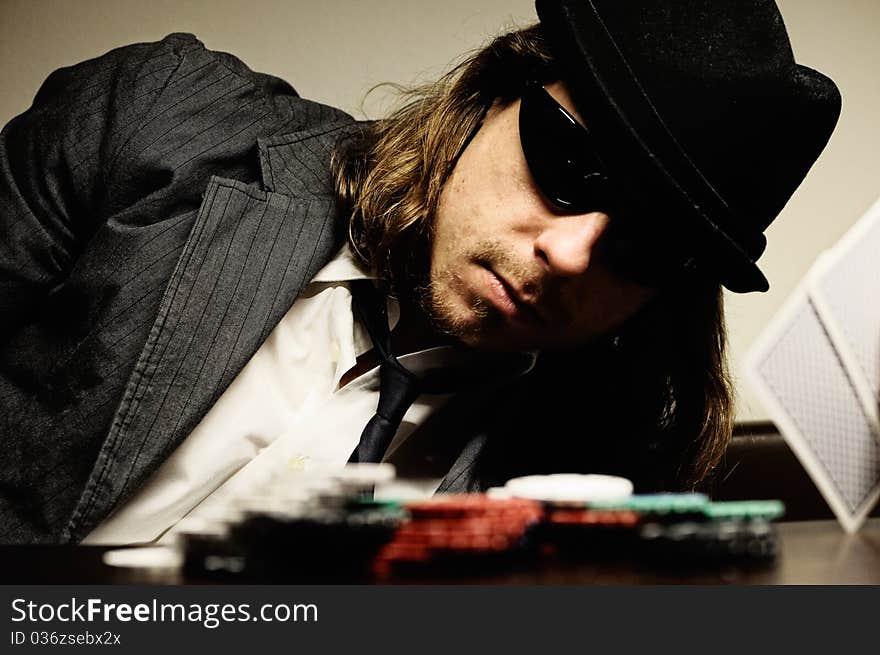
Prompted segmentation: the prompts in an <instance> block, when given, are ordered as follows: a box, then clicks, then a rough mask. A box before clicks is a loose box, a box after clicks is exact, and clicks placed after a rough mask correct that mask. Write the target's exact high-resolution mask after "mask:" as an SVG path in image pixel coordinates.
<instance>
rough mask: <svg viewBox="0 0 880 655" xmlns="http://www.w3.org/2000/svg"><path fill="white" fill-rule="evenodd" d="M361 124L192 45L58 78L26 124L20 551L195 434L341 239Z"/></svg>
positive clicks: (106, 500) (4, 167) (2, 226)
mask: <svg viewBox="0 0 880 655" xmlns="http://www.w3.org/2000/svg"><path fill="white" fill-rule="evenodd" d="M352 129H357V124H356V123H354V121H353V120H352V119H351V118H350V117H349V116H348V115H346V114H344V113H343V112H341V111H339V110H336V109H333V108H330V107H327V106H323V105H320V104H317V103H314V102H310V101H307V100H304V99H301V98H299V97H298V95H297V94H296V92H295V91H294V90H293V88H291V87H290V86H289V85H288V84H287V83H286V82H283V81H282V80H280V79H278V78H274V77H271V76H268V75H263V74H260V73H255V72H253V71H251V70H249V69H248V68H247V67H246V66H245V65H244V64H243V63H242V62H241V61H239V60H238V59H236V58H235V57H232V56H231V55H228V54H225V53H218V52H211V51H209V50H207V49H205V47H204V46H203V45H202V44H201V43H200V42H199V41H197V40H196V39H195V37H193V36H191V35H187V34H172V35H170V36H168V37H166V38H165V39H163V40H162V41H160V42H158V43H152V44H136V45H132V46H126V47H124V48H120V49H117V50H114V51H112V52H110V53H108V54H106V55H104V56H102V57H100V58H97V59H93V60H90V61H87V62H83V63H81V64H78V65H75V66H72V67H69V68H64V69H60V70H58V71H56V72H54V73H53V74H52V75H51V76H50V77H49V78H48V79H47V80H46V82H45V83H44V85H43V86H42V87H41V88H40V90H39V92H38V94H37V96H36V98H35V100H34V104H33V107H32V108H31V109H30V110H28V111H27V112H26V113H24V114H22V115H21V116H19V117H17V118H16V119H14V120H13V121H11V122H10V123H9V125H7V126H6V128H5V129H4V130H3V133H2V142H0V313H2V327H0V337H2V341H0V411H2V418H0V421H2V445H3V447H2V452H3V459H2V463H0V541H5V542H52V541H78V540H79V539H82V538H83V537H84V536H85V535H86V534H88V532H89V531H90V530H91V529H92V528H93V527H94V526H95V525H96V524H97V523H98V522H99V521H100V520H102V518H103V517H104V516H106V515H107V514H108V513H109V512H110V511H111V510H112V508H113V507H114V506H115V505H116V504H118V503H119V502H120V501H122V500H123V499H125V498H126V497H128V496H129V495H130V494H131V493H132V492H133V491H134V490H135V489H137V488H138V486H139V485H140V484H141V483H143V482H144V480H145V479H146V478H147V476H149V474H150V473H151V472H152V471H153V470H154V469H155V468H156V467H157V466H158V464H159V463H160V462H161V461H162V460H163V459H164V458H165V457H167V456H168V455H169V454H170V452H171V451H172V450H173V449H174V448H175V447H176V446H177V445H178V444H179V443H180V442H181V440H182V439H184V438H185V437H186V436H187V435H188V434H189V432H190V431H191V430H192V429H193V427H194V426H195V425H196V424H197V423H198V421H199V420H200V419H201V418H202V416H203V415H204V414H205V412H206V411H207V410H208V408H210V407H211V405H212V404H213V403H214V401H215V400H216V399H217V398H218V397H219V395H220V394H221V393H222V392H223V390H224V389H225V388H226V387H227V386H228V384H229V383H230V382H231V380H232V379H234V377H235V376H236V375H237V374H238V372H239V371H240V369H241V368H242V367H243V366H244V364H245V363H247V361H248V360H249V358H250V357H251V355H252V354H253V353H254V352H255V350H256V349H257V348H258V347H259V345H260V344H261V343H262V342H263V340H264V339H265V338H266V336H267V335H268V334H269V332H270V331H271V330H272V328H273V327H274V326H275V324H276V323H277V322H278V320H280V318H281V317H282V316H283V314H284V313H285V312H286V311H287V309H288V308H289V307H290V305H291V304H292V303H293V301H294V300H295V299H296V297H297V295H298V294H299V293H300V291H301V290H302V289H303V287H304V286H305V285H306V284H307V283H308V282H309V281H310V280H311V278H312V276H313V275H314V274H315V273H316V272H317V271H318V270H319V269H320V268H321V267H322V266H323V265H324V263H325V262H326V261H327V260H328V259H329V258H330V257H331V256H332V255H333V254H334V253H335V252H336V250H337V249H338V248H339V246H340V245H341V243H342V240H343V237H344V234H345V232H346V228H345V226H344V225H340V224H339V221H338V219H337V213H336V211H335V203H334V199H333V196H332V195H331V191H330V185H329V178H328V172H327V171H328V165H327V164H328V157H329V152H330V149H331V148H332V146H333V144H334V143H335V141H336V140H337V138H339V137H340V136H341V135H343V134H345V133H346V132H347V131H349V130H352ZM444 420H445V419H444ZM471 436H472V437H474V438H471ZM483 442H484V438H483V437H482V436H479V435H476V432H475V433H474V434H473V435H470V436H469V437H468V438H467V439H465V440H464V441H463V442H462V444H463V445H464V448H463V450H461V451H460V452H461V453H462V454H461V456H460V457H458V461H457V462H455V463H454V464H453V466H452V470H451V471H450V474H449V475H448V476H447V479H446V480H445V481H444V484H443V486H442V488H443V489H447V490H455V489H463V488H471V487H473V485H474V484H475V482H474V481H473V479H472V478H471V477H470V476H469V474H468V471H469V470H470V463H471V462H472V461H473V460H474V457H475V454H476V453H477V452H479V450H480V447H481V444H482V443H483ZM456 452H458V451H456ZM451 461H454V459H453V460H451Z"/></svg>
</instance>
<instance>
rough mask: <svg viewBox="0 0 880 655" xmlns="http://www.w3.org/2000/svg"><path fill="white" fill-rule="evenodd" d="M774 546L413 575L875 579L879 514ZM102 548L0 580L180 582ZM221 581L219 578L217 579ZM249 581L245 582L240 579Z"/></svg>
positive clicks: (14, 562)
mask: <svg viewBox="0 0 880 655" xmlns="http://www.w3.org/2000/svg"><path fill="white" fill-rule="evenodd" d="M777 527H778V529H779V543H780V552H779V556H778V557H777V559H776V561H775V562H773V563H772V564H766V565H761V566H714V567H703V568H683V567H681V566H678V567H672V566H669V565H657V564H652V563H648V562H639V561H592V562H591V561H586V562H584V561H581V562H561V561H544V562H541V563H540V564H539V565H537V566H534V567H530V568H528V569H522V568H520V569H518V570H513V571H504V572H495V573H492V574H476V575H475V574H473V573H471V574H468V575H467V576H464V575H462V576H457V575H453V576H450V575H445V576H443V577H436V578H421V579H418V580H414V579H408V580H391V581H390V582H408V583H413V582H418V583H441V584H818V585H826V584H880V519H870V520H869V521H867V522H866V523H865V525H864V526H862V529H861V530H860V531H859V532H857V533H856V534H851V535H850V534H846V533H844V532H843V530H842V529H841V528H840V526H839V525H838V523H837V522H836V521H799V522H783V523H779V524H778V526H777ZM107 550H109V549H108V548H107V547H99V546H18V545H7V546H0V583H3V584H145V583H146V584H188V583H200V582H206V581H204V580H194V579H187V578H185V577H184V576H183V575H182V574H181V573H179V572H174V571H164V572H163V571H153V572H146V571H143V570H139V569H123V568H115V567H110V566H107V565H105V564H104V563H103V560H102V557H103V554H104V552H106V551H107ZM224 582H226V581H224ZM248 582H252V581H248Z"/></svg>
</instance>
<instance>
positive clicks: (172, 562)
mask: <svg viewBox="0 0 880 655" xmlns="http://www.w3.org/2000/svg"><path fill="white" fill-rule="evenodd" d="M103 561H104V564H106V565H107V566H114V567H119V568H129V569H144V570H150V571H159V570H162V571H166V570H167V571H174V570H177V569H178V568H180V565H181V564H182V562H183V558H182V557H181V555H180V553H179V552H178V551H177V550H176V549H174V548H169V547H167V546H144V547H141V548H119V549H116V550H108V551H107V552H106V553H104V556H103Z"/></svg>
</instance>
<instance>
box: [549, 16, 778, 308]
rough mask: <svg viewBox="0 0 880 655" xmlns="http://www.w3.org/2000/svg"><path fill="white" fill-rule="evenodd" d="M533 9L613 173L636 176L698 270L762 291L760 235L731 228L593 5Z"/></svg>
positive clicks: (729, 216)
mask: <svg viewBox="0 0 880 655" xmlns="http://www.w3.org/2000/svg"><path fill="white" fill-rule="evenodd" d="M536 7H537V11H538V17H539V18H540V20H541V24H542V26H543V28H544V30H545V33H546V35H547V37H548V39H549V42H550V44H551V46H552V47H553V49H554V54H555V55H556V57H557V59H558V60H559V63H560V65H561V67H562V68H561V70H562V73H563V81H564V82H565V84H566V86H567V87H568V90H569V92H570V93H571V95H572V97H573V99H574V100H575V103H576V104H577V106H578V110H579V111H580V113H581V115H582V116H583V117H584V120H585V121H587V123H588V128H589V129H590V131H591V134H592V136H593V138H594V139H595V140H596V142H597V144H598V147H599V148H600V150H601V153H602V157H603V160H604V161H605V162H606V163H607V165H608V167H609V169H610V172H611V173H612V175H614V174H615V173H616V172H617V173H619V174H620V175H621V176H622V177H624V178H626V179H627V180H629V181H630V182H631V183H632V182H633V181H635V182H636V183H637V185H638V189H637V192H638V194H639V195H640V196H641V197H643V198H648V199H650V205H651V206H654V207H657V208H659V207H662V214H663V216H664V219H667V218H668V220H670V221H671V222H670V223H669V224H668V226H666V225H665V226H664V229H667V228H668V231H669V233H670V236H671V237H672V238H674V239H676V240H678V242H679V243H682V242H685V243H686V244H687V247H689V248H692V249H693V256H694V257H695V259H696V262H697V265H698V267H699V269H700V270H701V271H705V272H706V274H708V275H712V276H713V277H715V278H717V279H718V281H719V282H720V283H721V284H723V285H724V286H725V287H726V288H728V289H729V290H731V291H735V292H739V293H744V292H749V291H766V290H767V289H768V288H769V284H768V283H767V278H766V277H765V276H764V274H763V273H762V272H761V271H760V269H759V268H758V266H757V264H756V263H755V262H756V260H757V258H758V257H759V256H760V254H761V252H763V250H764V246H765V244H766V242H765V239H764V236H763V234H761V233H751V234H748V233H745V232H737V231H736V225H737V221H736V220H735V217H734V216H733V212H732V210H731V209H730V207H729V206H728V205H727V203H726V202H725V201H724V198H722V197H721V195H720V194H719V193H718V192H717V191H716V189H715V188H714V187H713V186H712V184H711V183H710V182H709V181H708V180H707V179H706V178H705V177H704V176H703V174H702V173H701V172H700V170H699V169H698V168H697V166H696V165H695V164H694V163H693V162H692V161H691V159H690V158H689V157H688V155H687V153H686V152H685V151H684V150H683V149H682V148H681V146H680V145H679V144H678V142H677V141H676V139H675V137H674V136H673V134H672V133H671V132H670V130H669V129H668V128H667V127H666V125H665V124H664V122H663V119H662V118H661V117H660V115H659V113H658V112H657V110H656V109H655V107H654V105H653V104H652V102H651V100H650V98H649V96H648V94H647V93H646V92H645V90H644V89H643V88H642V87H641V85H640V84H639V81H638V79H637V78H636V76H635V75H634V74H633V72H632V70H631V69H630V67H629V66H628V64H627V62H626V59H625V57H624V55H623V53H622V52H621V51H620V49H619V48H618V46H617V44H616V43H615V41H614V38H613V37H612V35H611V33H610V32H609V31H608V29H607V28H606V26H605V24H604V23H603V21H602V18H601V16H600V15H599V14H598V12H597V11H596V8H595V7H594V5H593V3H592V2H590V1H589V0H580V1H579V2H571V1H563V2H558V1H554V2H546V1H544V0H538V2H537V3H536ZM641 204H642V206H646V205H648V203H646V202H642V203H641Z"/></svg>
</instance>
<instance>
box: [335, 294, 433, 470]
mask: <svg viewBox="0 0 880 655" xmlns="http://www.w3.org/2000/svg"><path fill="white" fill-rule="evenodd" d="M351 294H352V305H353V307H354V310H355V311H356V312H357V314H358V316H359V318H360V319H361V322H362V323H363V324H364V325H365V326H366V328H367V332H369V333H370V339H371V340H372V341H373V347H374V348H375V349H376V351H377V352H378V354H379V356H380V357H381V360H382V363H381V365H380V366H379V405H378V407H377V408H376V414H375V416H373V418H371V419H370V421H369V423H367V426H366V427H365V428H364V431H363V432H362V433H361V440H360V443H359V444H358V445H357V447H356V448H355V449H354V452H353V453H352V454H351V457H350V458H349V460H348V461H349V462H380V461H382V457H384V455H385V451H386V450H388V446H389V445H390V444H391V440H392V439H393V438H394V435H395V433H396V432H397V428H398V427H400V422H401V421H402V420H403V416H404V414H406V410H407V409H409V406H410V405H412V404H413V402H414V401H415V399H416V398H418V396H419V391H420V390H419V386H420V385H419V379H418V377H416V376H415V375H414V374H413V373H411V372H410V371H408V370H407V369H406V368H405V367H404V366H403V364H401V363H400V362H398V361H397V358H396V357H395V356H394V353H392V352H391V332H390V330H389V329H388V311H387V306H386V304H385V294H383V293H381V292H380V291H379V290H378V289H376V287H374V286H373V282H372V281H371V280H352V282H351Z"/></svg>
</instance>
